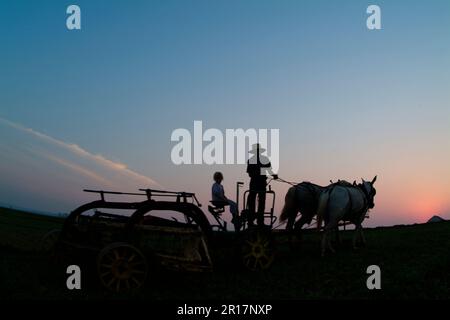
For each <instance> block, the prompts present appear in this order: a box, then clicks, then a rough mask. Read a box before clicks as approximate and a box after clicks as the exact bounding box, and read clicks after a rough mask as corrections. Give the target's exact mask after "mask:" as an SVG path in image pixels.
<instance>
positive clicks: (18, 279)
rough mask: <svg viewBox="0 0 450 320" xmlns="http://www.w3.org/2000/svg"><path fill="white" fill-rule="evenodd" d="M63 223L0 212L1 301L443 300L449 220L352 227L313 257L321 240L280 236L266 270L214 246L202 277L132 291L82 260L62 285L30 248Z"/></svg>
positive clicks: (159, 281)
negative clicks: (360, 230) (373, 279)
mask: <svg viewBox="0 0 450 320" xmlns="http://www.w3.org/2000/svg"><path fill="white" fill-rule="evenodd" d="M62 222H63V220H62V219H59V218H51V217H45V216H39V215H34V214H29V213H26V212H20V211H14V210H10V209H0V257H1V259H0V298H2V299H51V300H53V299H89V300H95V299H105V298H107V299H109V298H111V299H123V298H125V299H129V298H132V299H151V300H166V299H177V300H180V301H185V300H190V301H192V300H197V299H215V300H225V299H233V300H239V299H349V298H361V299H387V298H389V299H408V298H426V299H436V298H438V299H448V298H450V222H440V223H434V224H422V225H412V226H396V227H389V228H376V229H368V230H365V235H366V238H367V247H365V248H361V249H359V250H357V251H354V250H352V248H351V241H350V240H351V237H352V231H347V232H342V238H343V241H342V244H341V245H339V246H338V247H337V252H336V253H335V254H329V255H328V256H326V257H325V258H320V256H319V243H320V239H319V237H318V234H316V233H311V234H308V235H306V236H305V237H304V240H303V241H302V244H301V245H297V246H296V247H295V248H291V247H289V246H288V245H287V243H285V241H283V239H282V237H279V239H278V241H279V243H278V244H277V256H276V260H275V262H274V264H273V266H272V268H271V269H270V270H268V271H264V272H257V273H251V272H247V271H245V270H242V269H241V268H240V267H239V264H238V263H237V262H236V261H235V260H234V259H233V255H232V254H230V250H229V248H228V249H227V248H224V249H220V248H218V249H215V250H213V251H214V252H213V258H214V261H215V271H214V272H212V273H207V274H195V273H173V272H159V273H158V274H150V276H149V278H148V280H147V283H146V286H145V288H144V289H143V290H141V291H140V292H139V293H135V294H133V295H126V296H118V295H115V294H112V293H110V292H107V291H105V290H104V289H103V288H102V287H101V285H100V284H99V281H98V280H97V278H96V274H95V270H94V269H93V268H92V267H90V266H89V265H87V266H84V265H82V270H83V274H82V279H83V280H82V290H79V291H76V292H74V291H69V290H67V289H66V286H65V281H66V275H65V266H63V265H59V264H56V263H54V262H52V260H49V259H48V258H46V257H44V256H42V255H40V254H39V253H38V251H36V249H37V248H38V243H39V240H40V238H41V237H42V236H43V235H44V234H45V233H46V232H47V231H49V230H52V229H55V228H60V227H61V225H62ZM372 264H376V265H378V266H380V268H381V286H382V289H381V290H368V289H367V288H366V279H367V277H368V275H367V274H366V268H367V267H368V266H369V265H372Z"/></svg>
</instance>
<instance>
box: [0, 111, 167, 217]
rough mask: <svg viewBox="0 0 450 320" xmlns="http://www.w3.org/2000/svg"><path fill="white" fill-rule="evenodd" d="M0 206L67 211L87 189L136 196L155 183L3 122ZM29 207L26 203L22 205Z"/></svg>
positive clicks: (118, 164)
mask: <svg viewBox="0 0 450 320" xmlns="http://www.w3.org/2000/svg"><path fill="white" fill-rule="evenodd" d="M0 134H1V135H2V138H3V139H1V140H0V149H2V150H3V152H1V153H0V176H1V177H2V179H1V180H0V191H1V192H0V201H3V202H11V204H17V205H26V206H34V207H35V208H36V209H42V210H58V211H59V210H68V209H71V208H73V206H75V205H77V204H79V202H80V201H84V200H83V199H86V197H88V196H89V195H86V194H83V192H82V189H83V188H102V189H109V190H117V191H136V189H137V188H147V187H158V188H160V187H161V185H160V184H158V183H157V182H156V181H155V180H153V179H151V178H149V177H147V176H145V175H143V174H141V173H138V172H136V171H134V170H132V169H130V168H128V166H127V165H126V164H124V163H121V162H117V161H113V160H110V159H108V158H106V157H105V156H103V155H100V154H94V153H91V152H89V151H87V150H85V149H84V148H82V147H80V146H79V145H77V144H73V143H67V142H65V141H62V140H59V139H57V138H54V137H51V136H49V135H47V134H44V133H42V132H39V131H37V130H34V129H32V128H28V127H25V126H23V125H21V124H19V123H15V122H12V121H10V120H7V119H4V118H1V117H0ZM24 201H25V202H26V203H23V202H24Z"/></svg>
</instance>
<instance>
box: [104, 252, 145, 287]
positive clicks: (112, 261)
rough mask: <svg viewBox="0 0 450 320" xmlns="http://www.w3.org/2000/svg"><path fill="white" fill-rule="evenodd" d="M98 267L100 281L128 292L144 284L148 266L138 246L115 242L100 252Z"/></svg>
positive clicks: (106, 285) (107, 285)
mask: <svg viewBox="0 0 450 320" xmlns="http://www.w3.org/2000/svg"><path fill="white" fill-rule="evenodd" d="M97 269H98V275H99V277H100V281H101V282H102V284H103V285H104V286H105V287H106V288H108V289H109V290H111V291H115V292H127V291H133V290H136V289H139V288H140V287H141V286H142V285H143V284H144V282H145V279H146V277H147V271H148V266H147V261H146V259H145V257H144V255H143V254H142V253H141V252H140V251H139V250H138V249H137V248H135V247H133V246H131V245H129V244H126V243H113V244H111V245H108V246H106V247H105V248H104V249H103V250H102V251H101V252H100V253H99V255H98V260H97Z"/></svg>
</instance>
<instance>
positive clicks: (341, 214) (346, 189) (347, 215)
mask: <svg viewBox="0 0 450 320" xmlns="http://www.w3.org/2000/svg"><path fill="white" fill-rule="evenodd" d="M361 180H362V183H361V184H358V185H355V183H354V184H353V185H351V184H348V185H342V184H333V185H330V186H329V187H328V188H326V190H324V191H323V192H321V194H320V197H319V201H318V209H317V228H318V230H320V229H321V227H322V220H323V221H325V226H324V232H323V236H322V257H323V256H324V255H325V250H326V247H327V245H328V248H329V249H330V251H331V252H335V251H334V249H333V247H332V246H331V241H330V239H329V236H328V235H329V233H330V232H331V231H332V230H335V229H336V228H338V224H339V221H349V222H350V223H353V224H354V225H355V235H354V237H353V248H355V249H356V240H357V237H358V235H359V236H360V240H361V242H362V243H363V244H365V242H366V240H365V238H364V235H363V232H362V222H363V221H364V218H365V217H366V214H367V212H368V211H369V210H370V209H372V208H373V207H374V206H375V203H374V198H375V195H376V189H375V188H374V186H373V185H374V183H375V181H376V180H377V176H375V177H374V178H373V179H372V181H365V180H364V179H361Z"/></svg>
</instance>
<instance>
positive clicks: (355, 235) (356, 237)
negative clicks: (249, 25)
mask: <svg viewBox="0 0 450 320" xmlns="http://www.w3.org/2000/svg"><path fill="white" fill-rule="evenodd" d="M360 234H361V224H359V223H358V224H355V234H354V235H353V249H354V250H356V249H358V247H357V246H356V240H357V239H358V236H359V235H360Z"/></svg>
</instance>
